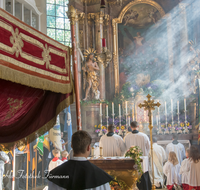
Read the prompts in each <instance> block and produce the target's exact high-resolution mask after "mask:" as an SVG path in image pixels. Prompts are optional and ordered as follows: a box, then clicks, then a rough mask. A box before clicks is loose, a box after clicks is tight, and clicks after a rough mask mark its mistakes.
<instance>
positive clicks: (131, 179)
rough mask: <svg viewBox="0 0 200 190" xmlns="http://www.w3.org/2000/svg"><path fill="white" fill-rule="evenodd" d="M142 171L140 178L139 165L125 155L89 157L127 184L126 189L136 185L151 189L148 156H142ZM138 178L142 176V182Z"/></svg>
mask: <svg viewBox="0 0 200 190" xmlns="http://www.w3.org/2000/svg"><path fill="white" fill-rule="evenodd" d="M141 158H142V171H143V174H142V176H141V178H140V174H139V173H138V171H137V166H136V165H135V161H134V160H133V159H131V158H125V157H104V158H103V159H100V158H93V159H91V157H89V158H88V160H89V161H90V162H91V163H93V164H94V165H96V166H97V167H99V168H101V169H102V170H104V171H105V172H107V173H108V174H109V175H111V176H113V177H114V179H115V180H117V181H118V182H119V181H120V182H122V183H124V184H126V185H127V186H126V188H123V189H124V190H126V189H133V188H135V187H136V186H137V187H138V189H141V190H142V189H144V190H148V189H149V190H150V189H151V182H150V178H149V173H148V157H147V156H142V157H141ZM138 178H140V182H137V180H138Z"/></svg>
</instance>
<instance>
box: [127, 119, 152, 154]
mask: <svg viewBox="0 0 200 190" xmlns="http://www.w3.org/2000/svg"><path fill="white" fill-rule="evenodd" d="M138 128H139V126H138V123H137V121H133V122H131V129H132V133H129V134H127V135H126V136H125V138H124V142H125V145H126V150H128V149H129V148H130V147H131V146H133V145H134V146H139V147H140V148H141V150H142V152H143V156H148V155H149V150H150V141H149V137H148V136H147V135H146V134H144V133H141V132H139V131H138Z"/></svg>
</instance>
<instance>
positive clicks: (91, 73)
mask: <svg viewBox="0 0 200 190" xmlns="http://www.w3.org/2000/svg"><path fill="white" fill-rule="evenodd" d="M85 55H86V56H85V57H86V62H85V66H84V67H82V70H83V78H84V84H83V89H84V90H85V98H84V99H83V100H87V99H88V98H89V92H90V89H91V90H92V93H91V95H93V96H92V97H91V99H96V100H98V99H99V98H100V91H99V90H98V87H99V76H98V73H97V71H99V66H98V64H97V62H95V57H94V56H95V51H92V50H91V51H88V50H86V53H85ZM86 86H87V87H86ZM93 97H94V98H93Z"/></svg>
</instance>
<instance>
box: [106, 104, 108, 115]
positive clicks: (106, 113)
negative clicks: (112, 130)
mask: <svg viewBox="0 0 200 190" xmlns="http://www.w3.org/2000/svg"><path fill="white" fill-rule="evenodd" d="M106 116H108V105H106Z"/></svg>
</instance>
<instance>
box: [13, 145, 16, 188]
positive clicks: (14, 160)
mask: <svg viewBox="0 0 200 190" xmlns="http://www.w3.org/2000/svg"><path fill="white" fill-rule="evenodd" d="M15 162H16V159H15V146H14V148H13V174H12V176H13V177H12V190H15Z"/></svg>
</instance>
